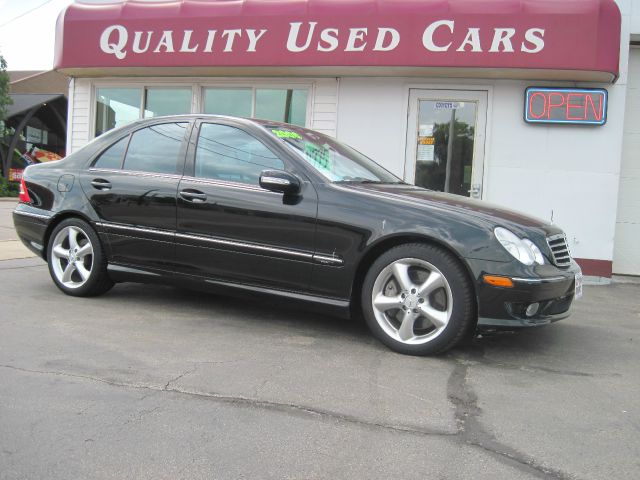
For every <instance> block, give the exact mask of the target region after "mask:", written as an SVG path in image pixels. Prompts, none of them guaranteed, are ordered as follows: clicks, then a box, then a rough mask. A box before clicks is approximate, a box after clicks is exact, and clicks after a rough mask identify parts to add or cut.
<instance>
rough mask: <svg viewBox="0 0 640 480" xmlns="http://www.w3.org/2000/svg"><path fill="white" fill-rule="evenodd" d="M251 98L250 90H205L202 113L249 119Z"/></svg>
mask: <svg viewBox="0 0 640 480" xmlns="http://www.w3.org/2000/svg"><path fill="white" fill-rule="evenodd" d="M252 96H253V92H252V90H251V89H250V88H206V89H205V90H204V113H210V114H214V115H232V116H235V117H250V116H251V106H252V103H253V102H252Z"/></svg>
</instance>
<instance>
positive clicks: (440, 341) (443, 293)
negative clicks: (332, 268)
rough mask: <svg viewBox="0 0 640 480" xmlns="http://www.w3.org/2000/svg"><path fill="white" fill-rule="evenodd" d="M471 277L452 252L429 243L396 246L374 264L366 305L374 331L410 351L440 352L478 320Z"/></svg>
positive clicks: (366, 286) (396, 347) (397, 347)
mask: <svg viewBox="0 0 640 480" xmlns="http://www.w3.org/2000/svg"><path fill="white" fill-rule="evenodd" d="M474 305H475V302H474V299H473V294H472V288H471V286H470V284H469V280H468V277H467V275H466V272H465V271H464V269H463V267H462V265H460V262H459V261H458V260H457V259H456V258H455V257H454V256H453V255H451V254H450V253H449V252H447V251H446V250H443V249H442V248H439V247H436V246H434V245H429V244H420V243H413V244H406V245H400V246H398V247H395V248H392V249H391V250H389V251H387V252H386V253H384V254H383V255H381V256H380V257H379V258H378V259H377V260H376V261H375V262H374V263H373V265H372V266H371V268H370V269H369V272H368V273H367V275H366V277H365V280H364V284H363V288H362V309H363V312H364V316H365V319H366V321H367V324H368V326H369V328H370V329H371V331H372V332H373V334H374V335H375V336H376V337H377V338H378V339H379V340H380V341H382V342H383V343H384V344H385V345H387V346H388V347H390V348H391V349H393V350H395V351H397V352H400V353H405V354H410V355H433V354H437V353H442V352H444V351H446V350H448V349H450V348H452V347H453V346H455V345H456V344H457V343H458V342H460V341H461V340H462V339H463V338H464V337H465V335H466V333H467V332H469V331H470V329H471V328H473V325H474V323H475V314H474Z"/></svg>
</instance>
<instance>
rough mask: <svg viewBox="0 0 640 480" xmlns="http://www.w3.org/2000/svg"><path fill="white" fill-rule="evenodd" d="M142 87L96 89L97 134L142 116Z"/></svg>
mask: <svg viewBox="0 0 640 480" xmlns="http://www.w3.org/2000/svg"><path fill="white" fill-rule="evenodd" d="M141 103H142V90H141V89H140V88H98V89H97V90H96V136H98V135H102V134H103V133H104V132H106V131H108V130H111V129H112V128H117V127H121V126H122V125H125V124H127V123H129V122H133V121H134V120H137V119H138V118H140V105H141Z"/></svg>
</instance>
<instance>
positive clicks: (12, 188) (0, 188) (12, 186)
mask: <svg viewBox="0 0 640 480" xmlns="http://www.w3.org/2000/svg"><path fill="white" fill-rule="evenodd" d="M19 191H20V184H18V183H15V182H9V181H7V180H6V179H5V178H3V177H0V197H17V196H18V193H19Z"/></svg>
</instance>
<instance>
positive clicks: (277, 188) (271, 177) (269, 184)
mask: <svg viewBox="0 0 640 480" xmlns="http://www.w3.org/2000/svg"><path fill="white" fill-rule="evenodd" d="M260 186H261V187H262V188H264V189H265V190H269V191H271V192H279V193H284V194H285V195H297V194H299V193H300V188H301V183H300V179H299V178H298V177H296V176H295V175H294V174H292V173H289V172H285V171H284V170H263V171H262V173H261V174H260Z"/></svg>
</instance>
